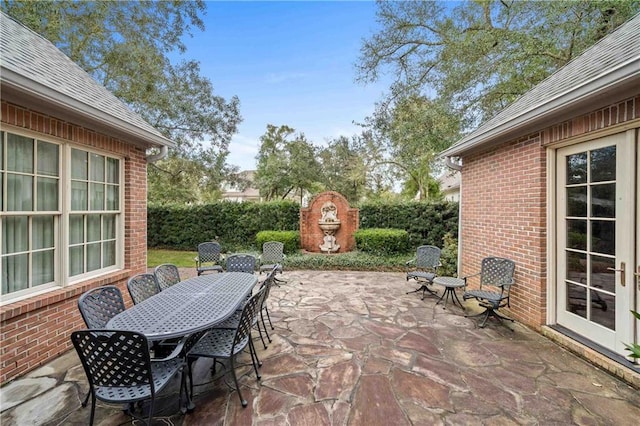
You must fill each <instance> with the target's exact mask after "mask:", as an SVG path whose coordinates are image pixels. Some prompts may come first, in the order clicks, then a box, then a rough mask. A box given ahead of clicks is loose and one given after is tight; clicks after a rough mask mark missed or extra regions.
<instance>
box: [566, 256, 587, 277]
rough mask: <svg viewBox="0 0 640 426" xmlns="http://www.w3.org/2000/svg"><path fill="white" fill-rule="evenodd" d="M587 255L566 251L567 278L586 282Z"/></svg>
mask: <svg viewBox="0 0 640 426" xmlns="http://www.w3.org/2000/svg"><path fill="white" fill-rule="evenodd" d="M586 278H587V255H586V254H584V253H574V252H567V280H571V281H574V282H577V283H582V284H584V283H586Z"/></svg>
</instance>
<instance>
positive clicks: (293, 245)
mask: <svg viewBox="0 0 640 426" xmlns="http://www.w3.org/2000/svg"><path fill="white" fill-rule="evenodd" d="M268 241H279V242H281V243H282V244H284V248H283V250H284V252H285V253H294V252H296V251H298V249H300V232H299V231H260V232H258V235H256V246H257V247H258V249H259V250H260V251H262V245H263V244H264V243H266V242H268Z"/></svg>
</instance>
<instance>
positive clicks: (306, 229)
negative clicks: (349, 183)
mask: <svg viewBox="0 0 640 426" xmlns="http://www.w3.org/2000/svg"><path fill="white" fill-rule="evenodd" d="M358 226H359V210H358V209H356V208H351V207H349V202H348V201H347V199H346V198H345V197H344V196H343V195H342V194H340V193H338V192H335V191H328V192H323V193H321V194H318V195H316V196H315V197H314V198H313V200H311V203H310V204H309V207H306V208H302V209H300V245H301V246H302V249H303V250H306V251H308V252H313V253H328V254H331V253H344V252H347V251H351V250H353V249H354V248H355V246H356V240H355V238H354V236H353V234H354V233H355V232H356V231H357V230H358Z"/></svg>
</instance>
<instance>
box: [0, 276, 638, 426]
mask: <svg viewBox="0 0 640 426" xmlns="http://www.w3.org/2000/svg"><path fill="white" fill-rule="evenodd" d="M181 273H182V276H183V278H185V277H186V276H189V275H191V274H192V271H191V270H183V271H181ZM283 277H284V278H285V279H286V280H287V283H286V284H283V285H282V286H280V287H274V288H273V290H272V291H271V295H270V298H269V300H268V306H269V312H270V314H271V319H272V321H273V324H274V327H275V330H271V329H269V333H270V335H271V339H272V342H271V343H269V344H268V348H267V349H264V347H263V346H262V343H261V342H260V340H256V342H255V344H256V348H257V350H258V356H259V357H260V359H261V361H262V362H263V365H262V368H260V374H261V379H260V381H257V380H256V377H255V375H254V373H253V369H252V368H251V367H250V364H249V365H244V366H243V367H242V368H241V371H242V372H243V373H245V374H244V376H243V377H242V378H241V386H242V393H243V396H244V398H245V399H247V400H248V402H249V404H248V406H247V407H246V408H243V407H242V406H241V404H240V400H239V398H238V395H237V393H236V392H235V391H232V390H231V389H230V388H229V387H228V386H227V385H226V384H225V382H229V380H228V379H227V378H226V377H225V376H224V375H223V374H222V372H223V369H221V368H220V367H217V368H216V374H215V375H213V377H212V373H211V366H212V360H207V359H200V360H198V361H196V363H195V364H194V368H195V371H194V375H195V385H196V386H195V396H194V400H195V403H196V408H195V410H194V411H193V412H192V413H189V414H186V415H182V414H180V413H179V411H178V399H177V389H178V387H177V385H178V383H177V381H176V383H174V386H173V387H172V389H169V390H167V391H166V392H163V394H162V396H161V398H160V403H158V404H157V405H156V407H157V410H156V416H157V417H156V419H155V421H154V424H176V425H185V426H191V425H256V426H258V425H259V426H269V425H274V426H275V425H313V426H315V425H367V426H371V425H444V424H452V425H458V424H459V425H476V424H477V425H481V424H492V425H493V424H499V425H516V424H530V425H565V424H578V425H635V424H637V423H638V419H640V392H639V391H638V390H637V389H633V388H632V387H630V386H628V385H627V384H625V383H624V382H622V381H620V380H618V379H617V378H615V377H613V376H611V375H609V374H607V373H605V372H603V371H601V370H599V369H597V368H596V367H594V366H593V365H591V364H589V363H587V362H586V361H584V360H582V359H581V358H579V357H577V356H575V355H573V354H571V353H569V352H567V351H565V350H564V349H562V348H561V347H559V346H558V345H556V344H555V343H553V342H551V341H549V340H547V339H546V338H544V337H542V336H541V335H539V334H537V333H535V332H533V331H531V330H529V329H527V328H525V327H523V326H521V325H519V324H517V323H516V324H511V323H508V324H507V325H506V326H505V325H500V324H497V323H494V322H491V321H490V323H489V325H488V326H487V327H486V328H484V329H480V328H477V325H476V321H475V320H474V319H471V318H465V317H464V313H463V312H462V310H461V309H459V308H458V307H455V306H451V305H449V306H448V307H447V308H446V309H443V307H442V305H436V304H435V303H436V300H437V299H436V298H433V297H429V298H425V300H420V295H419V293H415V294H409V295H407V294H405V292H406V291H408V290H411V289H413V287H412V285H413V284H412V283H411V282H409V283H407V281H406V280H405V278H404V274H401V273H378V272H342V271H334V272H324V271H288V272H285V274H284V275H283ZM439 291H442V290H441V289H439ZM467 306H468V307H470V308H472V304H471V302H468V303H467ZM242 360H243V362H244V363H245V364H248V363H249V362H250V361H249V356H248V355H243V358H242ZM87 388H88V387H87V383H86V379H85V376H84V372H83V371H82V368H81V367H80V366H79V363H78V360H77V357H76V355H75V352H74V351H71V352H68V353H67V354H65V355H64V356H62V357H60V358H58V359H57V360H55V361H54V362H52V363H50V364H48V365H46V366H44V367H42V368H40V369H38V370H36V371H34V372H32V373H30V374H28V375H27V376H26V377H24V378H22V379H20V380H16V381H14V382H13V383H10V384H8V385H7V386H5V387H3V388H2V417H1V418H0V422H1V423H2V425H3V426H8V425H26V424H29V425H32V424H46V425H57V424H60V425H75V424H77V425H81V424H87V423H88V419H89V412H90V409H89V407H86V408H82V407H81V406H80V402H81V400H82V399H83V398H84V396H85V395H86V391H87ZM128 423H130V418H129V417H128V416H126V415H124V413H123V412H122V411H121V410H120V409H119V407H113V406H107V405H105V404H101V403H98V408H97V410H96V422H95V424H96V425H120V424H128Z"/></svg>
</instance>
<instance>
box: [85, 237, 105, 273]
mask: <svg viewBox="0 0 640 426" xmlns="http://www.w3.org/2000/svg"><path fill="white" fill-rule="evenodd" d="M100 246H101V244H100V243H95V244H87V272H90V271H95V270H96V269H100V265H101V257H102V256H101V253H100V251H101V250H100Z"/></svg>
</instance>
